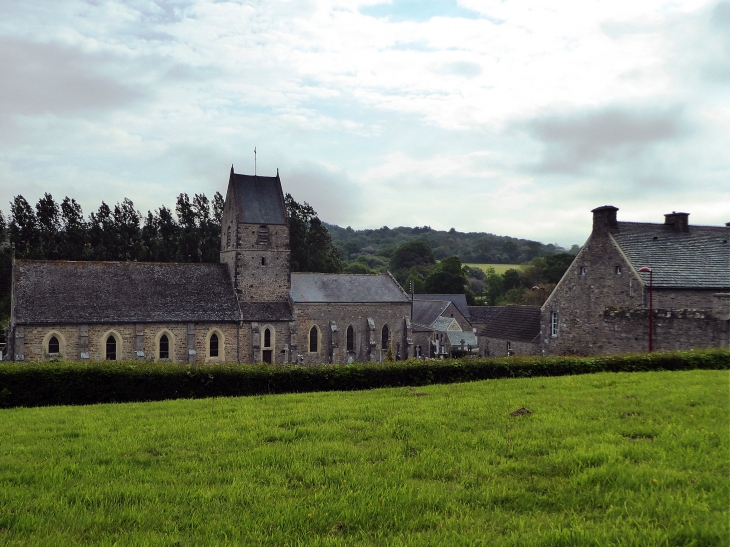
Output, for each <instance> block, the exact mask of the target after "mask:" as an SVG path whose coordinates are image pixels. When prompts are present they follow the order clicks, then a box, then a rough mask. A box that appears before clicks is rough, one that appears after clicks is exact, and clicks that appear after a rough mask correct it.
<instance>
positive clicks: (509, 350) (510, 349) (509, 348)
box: [507, 342, 512, 355]
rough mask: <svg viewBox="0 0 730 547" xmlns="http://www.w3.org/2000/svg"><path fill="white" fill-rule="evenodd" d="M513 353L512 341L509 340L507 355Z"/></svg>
mask: <svg viewBox="0 0 730 547" xmlns="http://www.w3.org/2000/svg"><path fill="white" fill-rule="evenodd" d="M510 353H512V342H507V355H509V354H510Z"/></svg>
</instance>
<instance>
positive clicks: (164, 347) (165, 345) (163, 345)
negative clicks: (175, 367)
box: [160, 334, 170, 359]
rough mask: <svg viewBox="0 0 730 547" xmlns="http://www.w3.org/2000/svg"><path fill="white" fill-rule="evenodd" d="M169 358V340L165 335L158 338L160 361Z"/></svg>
mask: <svg viewBox="0 0 730 547" xmlns="http://www.w3.org/2000/svg"><path fill="white" fill-rule="evenodd" d="M169 358H170V339H169V338H168V337H167V334H163V335H162V336H160V359H169Z"/></svg>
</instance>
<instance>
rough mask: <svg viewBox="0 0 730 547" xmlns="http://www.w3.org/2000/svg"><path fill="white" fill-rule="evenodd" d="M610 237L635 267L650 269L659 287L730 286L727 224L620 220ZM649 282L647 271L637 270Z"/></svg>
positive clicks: (716, 287) (720, 287)
mask: <svg viewBox="0 0 730 547" xmlns="http://www.w3.org/2000/svg"><path fill="white" fill-rule="evenodd" d="M611 235H612V237H613V238H614V240H615V241H616V243H617V244H618V245H619V247H620V248H621V250H622V251H623V252H624V254H625V255H626V257H627V258H628V259H629V260H630V261H631V263H632V264H633V266H634V268H636V270H637V271H638V270H639V268H641V267H643V266H647V267H649V268H651V269H652V271H653V284H654V286H655V287H659V288H663V287H665V288H697V289H728V288H730V244H729V243H728V236H730V228H728V227H721V226H693V225H690V226H689V229H688V231H678V230H675V228H674V226H672V225H667V224H649V223H640V222H619V223H618V229H615V230H613V231H612V232H611ZM639 275H641V276H642V277H643V279H644V281H645V282H646V284H647V285H648V284H649V274H648V273H639Z"/></svg>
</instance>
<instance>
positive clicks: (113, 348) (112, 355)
mask: <svg viewBox="0 0 730 547" xmlns="http://www.w3.org/2000/svg"><path fill="white" fill-rule="evenodd" d="M106 359H107V361H116V360H117V339H116V338H114V336H113V335H111V334H110V335H109V336H107V337H106Z"/></svg>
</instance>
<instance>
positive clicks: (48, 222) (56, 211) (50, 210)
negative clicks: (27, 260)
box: [35, 192, 61, 259]
mask: <svg viewBox="0 0 730 547" xmlns="http://www.w3.org/2000/svg"><path fill="white" fill-rule="evenodd" d="M35 210H36V219H37V222H38V236H39V243H40V254H41V255H42V256H43V257H45V258H49V259H57V258H59V255H60V249H59V247H60V245H59V243H60V236H59V232H60V231H61V211H60V208H59V207H58V204H57V203H56V202H55V201H54V199H53V196H52V195H51V194H49V193H48V192H46V193H45V194H44V195H43V197H42V198H41V199H39V200H38V203H37V204H36V206H35Z"/></svg>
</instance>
